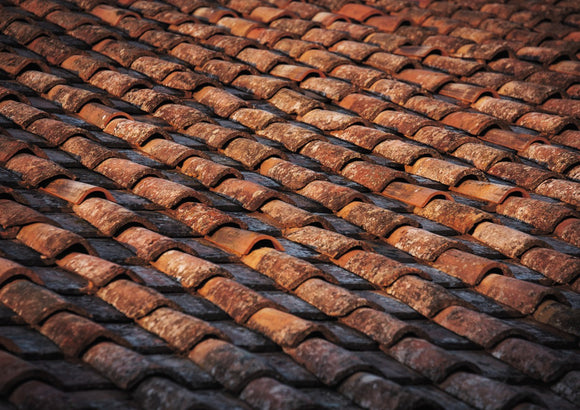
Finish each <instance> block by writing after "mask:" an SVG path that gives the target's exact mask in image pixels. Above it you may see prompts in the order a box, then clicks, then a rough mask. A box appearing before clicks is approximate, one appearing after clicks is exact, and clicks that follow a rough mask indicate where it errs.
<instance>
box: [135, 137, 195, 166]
mask: <svg viewBox="0 0 580 410" xmlns="http://www.w3.org/2000/svg"><path fill="white" fill-rule="evenodd" d="M141 149H142V150H143V152H145V153H147V154H149V155H150V156H151V157H153V158H155V159H156V160H158V161H160V162H162V163H164V164H166V165H167V166H169V167H171V168H176V167H179V166H180V165H182V164H184V163H185V161H186V160H187V159H189V158H191V157H202V158H203V157H205V155H204V154H202V153H201V152H200V151H198V150H195V149H192V148H188V147H186V146H185V145H181V144H178V143H176V142H173V141H171V140H168V139H160V138H155V139H152V140H150V141H147V142H146V145H145V146H143V147H142V148H141Z"/></svg>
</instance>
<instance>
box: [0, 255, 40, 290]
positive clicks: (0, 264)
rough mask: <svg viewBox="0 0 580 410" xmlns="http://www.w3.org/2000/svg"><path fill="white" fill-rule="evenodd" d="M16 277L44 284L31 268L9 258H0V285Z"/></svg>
mask: <svg viewBox="0 0 580 410" xmlns="http://www.w3.org/2000/svg"><path fill="white" fill-rule="evenodd" d="M16 278H20V279H27V280H29V281H31V282H34V283H36V284H38V285H44V283H43V281H42V280H41V279H40V277H39V276H38V275H37V274H36V273H35V272H34V271H33V270H31V269H29V268H26V267H24V266H22V265H20V264H19V263H16V262H14V261H11V260H10V259H5V258H0V286H4V285H5V284H7V283H10V282H11V281H13V280H14V279H16Z"/></svg>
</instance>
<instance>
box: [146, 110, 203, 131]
mask: <svg viewBox="0 0 580 410" xmlns="http://www.w3.org/2000/svg"><path fill="white" fill-rule="evenodd" d="M151 108H152V109H151V110H145V111H155V114H154V115H155V116H156V117H161V118H163V119H164V120H165V121H167V122H168V123H169V124H171V125H172V126H174V127H175V128H177V129H178V130H181V129H187V128H188V127H191V126H192V125H194V124H197V123H200V122H205V121H208V120H209V119H208V118H207V116H206V115H205V114H204V113H202V112H201V111H199V110H196V109H195V108H192V107H189V106H187V105H180V104H163V105H161V106H159V107H158V108H156V109H153V107H151Z"/></svg>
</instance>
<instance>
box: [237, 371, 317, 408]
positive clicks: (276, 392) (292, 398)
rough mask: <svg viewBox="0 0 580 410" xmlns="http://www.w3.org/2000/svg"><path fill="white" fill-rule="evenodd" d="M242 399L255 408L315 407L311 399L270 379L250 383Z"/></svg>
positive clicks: (264, 378)
mask: <svg viewBox="0 0 580 410" xmlns="http://www.w3.org/2000/svg"><path fill="white" fill-rule="evenodd" d="M240 398H241V399H242V400H244V401H246V402H247V403H249V404H250V405H251V406H253V407H255V408H268V407H270V406H272V408H276V409H280V410H291V409H293V408H296V407H303V408H308V407H309V406H314V404H313V403H312V401H311V400H310V398H309V397H308V396H307V395H305V394H303V393H302V392H301V391H299V390H297V389H294V388H292V387H290V386H287V385H284V384H282V383H280V382H278V381H276V380H274V379H271V378H269V377H261V378H258V379H256V380H254V381H252V382H250V383H249V384H248V385H247V386H246V388H245V389H244V390H243V391H242V393H241V395H240Z"/></svg>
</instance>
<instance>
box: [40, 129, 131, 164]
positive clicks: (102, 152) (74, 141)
mask: <svg viewBox="0 0 580 410" xmlns="http://www.w3.org/2000/svg"><path fill="white" fill-rule="evenodd" d="M49 125H50V124H46V126H49ZM59 129H60V127H59V128H56V129H55V130H54V131H55V132H56V131H58V130H59ZM65 129H66V128H65ZM70 132H71V134H72V133H73V132H74V129H73V130H70ZM52 135H54V134H52V132H51V138H52ZM54 138H58V136H56V135H55V136H54ZM62 149H63V150H64V151H66V152H68V153H69V154H71V155H72V156H73V158H75V159H78V160H79V161H80V162H81V164H83V165H84V166H85V167H87V168H89V169H94V168H96V167H97V166H98V165H99V164H101V163H102V162H103V161H105V160H107V159H109V158H119V157H122V155H121V154H119V153H117V152H115V151H113V150H110V149H108V148H105V147H103V146H102V145H100V144H98V143H96V142H94V141H92V140H90V139H87V138H84V137H76V136H71V138H69V139H67V140H66V141H65V142H64V143H63V144H62Z"/></svg>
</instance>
